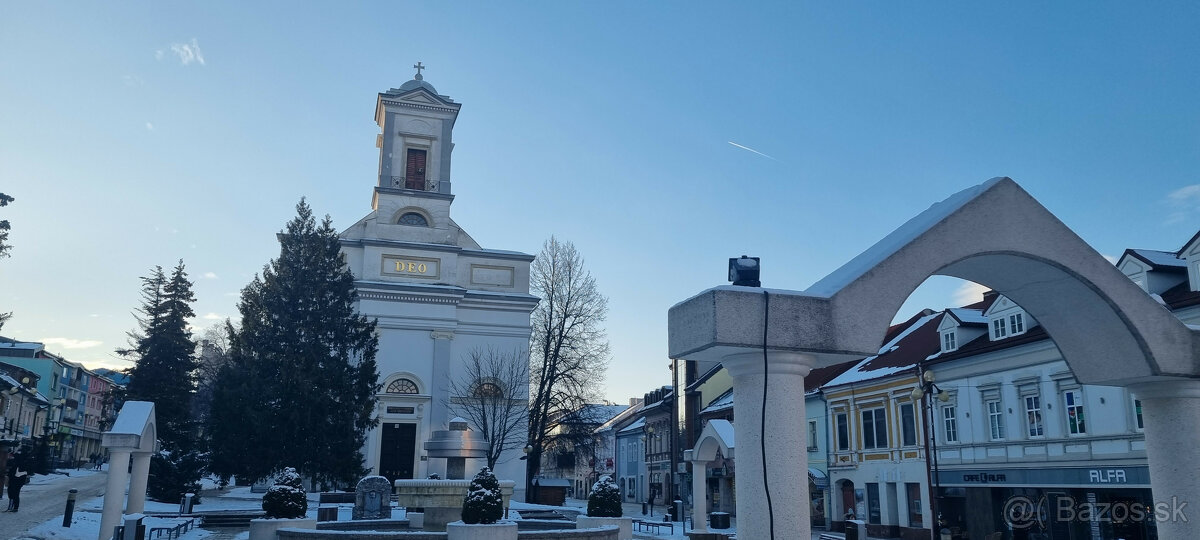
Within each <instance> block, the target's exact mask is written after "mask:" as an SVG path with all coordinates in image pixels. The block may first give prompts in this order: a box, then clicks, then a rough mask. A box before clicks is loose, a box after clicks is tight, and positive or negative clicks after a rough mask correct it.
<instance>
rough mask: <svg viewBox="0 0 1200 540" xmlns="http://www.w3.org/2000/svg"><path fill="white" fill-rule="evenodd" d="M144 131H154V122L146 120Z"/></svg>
mask: <svg viewBox="0 0 1200 540" xmlns="http://www.w3.org/2000/svg"><path fill="white" fill-rule="evenodd" d="M146 131H154V124H151V123H150V122H146Z"/></svg>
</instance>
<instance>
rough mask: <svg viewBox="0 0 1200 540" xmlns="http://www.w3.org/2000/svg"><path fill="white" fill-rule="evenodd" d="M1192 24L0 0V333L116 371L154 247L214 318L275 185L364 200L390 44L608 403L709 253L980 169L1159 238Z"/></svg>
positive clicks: (714, 6) (767, 255)
mask: <svg viewBox="0 0 1200 540" xmlns="http://www.w3.org/2000/svg"><path fill="white" fill-rule="evenodd" d="M1198 24H1200V7H1197V6H1196V5H1194V4H1189V3H1175V4H1168V3H1162V4H1155V6H1154V7H1153V8H1146V7H1144V6H1140V5H1132V4H1121V3H1100V2H1094V3H1087V4H1082V3H1081V4H1074V5H1066V4H1055V5H1042V4H1028V5H1004V6H998V5H988V6H974V5H972V6H968V5H963V4H950V3H929V4H922V5H914V4H912V3H904V4H896V3H882V2H880V3H868V4H857V5H853V6H844V5H834V4H830V3H802V2H781V3H773V4H770V3H758V4H751V5H744V4H738V3H729V2H721V3H717V2H603V3H602V2H592V3H583V2H525V3H503V4H499V3H483V2H471V3H450V2H439V3H434V2H388V3H355V4H347V5H341V4H332V3H331V4H323V5H321V4H315V3H294V2H289V3H284V2H261V3H251V4H248V5H243V3H240V2H235V3H209V2H205V3H194V4H192V3H178V2H175V3H150V2H144V3H123V4H121V5H119V6H111V5H104V4H97V3H50V2H19V3H6V4H5V6H4V7H3V8H0V191H2V192H5V193H8V194H9V195H12V196H14V197H16V202H15V203H13V205H11V206H9V207H7V208H5V209H4V210H0V216H3V218H6V219H9V220H10V221H11V222H12V225H13V231H12V235H11V243H12V244H13V245H14V246H15V247H14V248H13V251H12V257H11V258H10V259H5V260H3V261H0V309H3V310H4V311H14V312H15V315H14V318H13V319H12V320H11V321H10V322H9V323H8V324H7V325H6V326H5V328H4V330H3V333H4V335H6V336H9V337H15V338H18V339H24V340H44V341H47V342H48V343H49V344H50V345H49V347H50V349H51V350H52V351H55V352H58V353H61V354H63V355H65V356H66V357H67V358H69V359H71V360H74V361H78V362H83V363H85V364H87V365H89V366H93V367H96V366H100V365H119V364H120V363H119V362H118V361H117V359H116V357H115V355H114V354H113V352H112V351H113V349H115V348H117V347H119V346H122V345H123V344H124V343H125V332H126V331H128V330H129V329H131V328H133V325H134V320H133V317H132V315H131V311H132V310H133V309H134V308H135V307H136V306H137V303H138V285H139V283H138V276H141V275H145V274H146V273H147V271H148V270H149V269H150V268H151V267H152V266H153V265H156V264H159V265H163V266H170V265H172V264H174V262H175V261H176V260H178V259H180V258H182V259H184V260H185V262H186V263H187V265H188V268H189V270H190V272H191V274H192V276H193V277H194V278H196V281H197V284H196V291H197V297H198V299H199V301H198V302H197V304H196V311H197V313H198V314H199V315H200V316H199V317H198V318H197V320H196V326H197V327H203V326H206V325H210V324H212V323H213V322H215V320H216V319H219V318H223V317H224V316H230V315H234V314H235V313H236V309H235V307H234V306H235V302H236V299H237V293H238V291H239V290H240V289H241V287H242V286H244V285H245V284H246V283H247V282H248V281H249V280H250V278H251V277H252V276H253V274H254V273H255V272H258V271H259V270H260V269H261V267H262V266H263V265H264V264H265V263H266V262H267V261H268V260H269V259H270V258H271V257H272V256H274V255H276V253H277V244H276V242H275V236H274V233H275V232H276V231H278V230H279V229H280V228H281V227H282V226H283V224H284V222H286V221H287V220H288V219H289V218H290V217H291V216H292V215H293V213H294V205H295V203H296V202H297V201H298V200H299V199H300V197H307V198H308V200H309V202H310V203H311V204H312V206H313V207H314V209H315V210H316V211H317V212H319V213H322V214H323V213H328V214H330V215H331V216H332V217H333V219H334V222H335V224H336V225H337V226H338V227H339V228H344V227H346V226H349V225H350V224H352V223H353V222H354V221H355V220H357V219H358V218H360V217H362V216H363V215H364V214H366V213H367V212H369V210H370V201H371V188H372V186H373V185H374V182H375V175H376V174H377V163H378V154H377V150H376V148H375V146H374V141H375V136H376V134H377V133H378V128H377V126H375V124H374V122H373V112H374V106H375V96H376V93H378V92H380V91H384V90H386V89H388V88H391V87H397V86H399V85H400V84H402V83H404V82H405V81H407V80H409V79H410V78H411V77H412V74H413V70H412V68H410V67H409V66H412V65H413V64H414V63H416V62H417V61H418V60H419V61H421V62H423V63H424V64H425V65H426V66H428V70H426V72H425V75H426V80H427V81H429V82H430V83H432V84H433V85H434V86H436V87H437V89H438V91H439V92H441V93H443V94H448V95H450V96H451V97H452V98H454V99H455V100H456V101H459V102H461V103H462V104H463V109H462V113H461V115H460V117H459V121H458V123H457V126H456V130H455V143H456V148H455V155H454V169H453V170H454V172H453V178H452V179H453V182H454V189H455V192H456V195H457V199H456V200H455V203H454V209H453V216H454V218H455V220H456V221H458V223H459V224H461V225H462V226H463V227H464V228H465V229H466V230H467V231H469V232H470V233H471V234H472V236H474V238H475V239H476V240H478V241H479V242H480V243H481V244H483V245H484V246H485V247H491V248H497V249H515V250H521V251H526V252H529V253H536V252H537V251H538V249H539V248H540V246H541V243H542V241H543V240H544V239H545V238H547V237H548V236H549V235H551V234H555V235H558V236H559V237H560V238H563V239H567V240H571V241H573V242H574V243H575V244H576V245H577V246H578V247H579V249H580V250H581V251H582V252H583V253H584V255H585V256H586V257H587V263H588V265H589V267H590V268H591V270H592V271H593V272H594V273H595V275H596V278H597V280H598V282H599V285H600V287H601V288H602V290H604V291H605V292H606V293H607V294H608V296H609V297H610V308H611V311H610V317H609V323H608V330H609V334H610V336H611V340H612V345H613V352H614V357H613V361H612V373H610V376H609V380H608V383H607V388H608V395H609V397H610V398H612V399H614V400H622V401H623V400H624V399H626V398H628V397H630V396H635V395H637V396H640V395H641V394H642V393H643V392H645V391H647V390H649V389H651V387H653V386H655V385H658V384H666V383H667V382H668V379H669V372H668V370H667V369H666V365H667V358H666V310H667V308H668V307H670V306H671V305H672V304H674V303H675V302H678V301H680V300H682V299H684V298H686V297H688V296H690V295H692V294H694V293H696V292H698V291H700V290H702V289H704V288H707V287H710V286H713V285H720V284H723V283H724V278H725V259H726V258H727V257H731V256H737V255H741V254H749V255H756V256H759V257H762V259H763V281H764V284H765V285H768V286H771V287H775V288H793V289H803V288H805V287H807V286H808V285H810V284H812V283H813V282H815V281H816V280H818V279H820V278H821V277H823V276H824V275H825V274H827V273H829V272H830V271H832V270H834V269H835V268H837V267H838V266H840V265H841V264H843V263H845V262H846V261H848V260H849V259H851V258H852V257H853V256H854V255H856V254H857V253H859V252H860V251H862V250H864V249H866V248H867V247H869V246H870V245H871V244H872V243H874V242H875V241H877V240H878V239H880V238H882V237H883V236H885V235H886V234H887V233H888V232H890V231H891V230H892V229H894V228H895V227H896V226H898V225H900V224H901V223H903V222H904V221H905V220H907V219H908V218H910V217H912V216H913V215H915V214H917V213H919V212H920V211H921V210H923V209H924V208H926V207H928V206H929V205H930V204H932V203H933V202H935V201H937V200H940V199H942V198H944V197H946V196H948V195H950V194H951V193H953V192H955V191H958V190H960V189H962V188H964V187H967V186H969V185H973V184H977V183H980V182H983V181H985V180H987V179H988V178H991V177H994V176H1010V177H1012V178H1014V179H1015V180H1016V181H1017V182H1018V183H1020V184H1021V185H1022V186H1023V187H1024V188H1025V189H1026V190H1028V191H1030V192H1031V193H1032V194H1033V195H1034V196H1035V197H1037V198H1038V199H1039V200H1040V201H1041V202H1042V203H1043V204H1044V205H1046V206H1047V207H1048V208H1049V209H1050V210H1051V211H1053V212H1054V213H1055V214H1057V215H1058V216H1059V218H1060V219H1062V221H1063V222H1065V223H1066V224H1067V225H1068V226H1070V227H1071V228H1073V229H1074V230H1075V231H1076V232H1077V233H1079V235H1080V236H1082V237H1083V238H1084V239H1085V240H1087V241H1088V242H1090V243H1091V244H1092V245H1093V246H1094V247H1096V249H1097V250H1098V251H1099V252H1100V253H1102V254H1106V255H1119V254H1120V253H1121V251H1122V250H1123V249H1124V248H1126V247H1145V248H1156V249H1168V250H1174V249H1177V248H1179V247H1180V246H1181V245H1182V243H1183V242H1184V241H1186V240H1187V239H1188V238H1190V237H1191V235H1192V234H1194V233H1195V232H1196V231H1197V230H1198V228H1200V227H1198V226H1197V225H1198V224H1200V175H1198V174H1197V171H1200V129H1198V128H1197V126H1200V100H1197V99H1196V96H1197V95H1200V63H1197V61H1196V59H1197V58H1200V33H1198V32H1196V31H1195V28H1196V27H1197V25H1198ZM731 143H736V144H737V145H741V146H742V147H747V148H751V149H753V150H755V151H757V152H761V153H762V154H767V155H768V156H770V158H768V157H764V156H763V155H760V154H758V153H755V152H751V151H748V150H746V149H743V148H740V147H738V146H735V145H734V144H731ZM997 226H1003V224H997ZM960 286H961V283H960V282H956V281H954V280H950V279H945V278H941V279H938V278H935V279H934V280H933V281H932V282H929V283H927V285H926V286H924V287H922V288H921V289H919V290H918V292H917V293H915V294H914V296H913V298H912V299H911V301H910V303H909V305H907V306H906V307H905V308H904V310H902V312H901V314H902V315H904V316H907V315H908V314H911V313H912V312H913V311H914V310H916V309H920V308H921V307H935V308H937V307H943V306H946V305H948V304H951V303H953V302H954V301H955V300H954V298H955V293H956V291H957V290H958V289H959V287H960Z"/></svg>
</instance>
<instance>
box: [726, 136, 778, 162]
mask: <svg viewBox="0 0 1200 540" xmlns="http://www.w3.org/2000/svg"><path fill="white" fill-rule="evenodd" d="M725 142H727V143H729V144H731V145H733V146H736V147H738V148H741V149H742V150H746V151H747V152H754V153H755V154H758V155H760V156H762V157H765V158H767V159H770V160H774V161H779V160H778V159H775V158H773V157H771V156H768V155H766V154H764V153H762V152H759V151H758V150H755V149H753V148H750V147H749V146H742V145H740V144H738V143H735V142H733V141H725Z"/></svg>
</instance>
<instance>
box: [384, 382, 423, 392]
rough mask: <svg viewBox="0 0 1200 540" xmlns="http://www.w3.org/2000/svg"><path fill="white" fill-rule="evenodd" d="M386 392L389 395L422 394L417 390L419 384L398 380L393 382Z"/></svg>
mask: <svg viewBox="0 0 1200 540" xmlns="http://www.w3.org/2000/svg"><path fill="white" fill-rule="evenodd" d="M386 391H387V393H389V394H420V393H421V392H420V391H419V390H418V389H417V383H415V382H412V380H411V379H396V380H394V381H392V383H391V384H389V385H388V387H387V390H386Z"/></svg>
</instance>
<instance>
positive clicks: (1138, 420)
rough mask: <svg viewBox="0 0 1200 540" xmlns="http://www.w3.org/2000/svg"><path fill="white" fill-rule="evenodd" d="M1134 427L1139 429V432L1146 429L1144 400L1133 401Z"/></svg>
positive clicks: (1135, 399)
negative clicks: (1143, 414) (1143, 420)
mask: <svg viewBox="0 0 1200 540" xmlns="http://www.w3.org/2000/svg"><path fill="white" fill-rule="evenodd" d="M1133 425H1134V426H1136V427H1137V430H1138V431H1141V430H1143V429H1146V428H1145V426H1144V425H1142V400H1140V399H1137V398H1134V400H1133Z"/></svg>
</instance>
